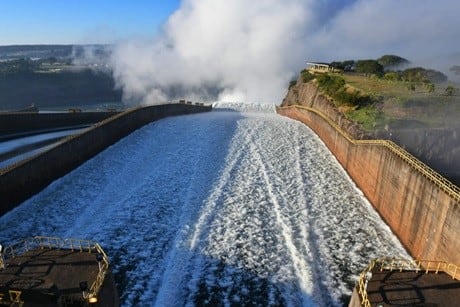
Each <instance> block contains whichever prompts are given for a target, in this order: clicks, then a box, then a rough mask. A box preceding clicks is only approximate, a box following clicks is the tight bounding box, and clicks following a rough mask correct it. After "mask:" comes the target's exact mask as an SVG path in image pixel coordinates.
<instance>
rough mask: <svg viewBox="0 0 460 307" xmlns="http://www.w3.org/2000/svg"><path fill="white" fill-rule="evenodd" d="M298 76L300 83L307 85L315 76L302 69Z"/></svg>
mask: <svg viewBox="0 0 460 307" xmlns="http://www.w3.org/2000/svg"><path fill="white" fill-rule="evenodd" d="M300 75H301V76H302V81H303V83H307V82H309V81H311V80H313V79H315V75H314V74H312V73H310V72H309V71H308V70H306V69H304V70H302V71H301V72H300Z"/></svg>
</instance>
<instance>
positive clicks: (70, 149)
mask: <svg viewBox="0 0 460 307" xmlns="http://www.w3.org/2000/svg"><path fill="white" fill-rule="evenodd" d="M210 110H211V107H210V106H196V105H180V104H170V105H159V106H149V107H143V108H138V109H133V110H129V111H126V112H123V113H120V114H118V115H115V116H113V117H111V118H109V119H106V120H104V121H102V122H100V123H98V124H96V125H95V126H94V127H93V128H91V129H90V130H88V131H86V132H84V133H82V134H79V135H75V136H71V137H69V138H66V139H65V140H64V141H62V142H60V143H59V144H58V145H57V146H55V147H53V148H51V149H50V150H48V151H46V152H43V153H41V154H39V155H37V156H35V157H32V158H30V159H28V160H25V161H21V162H19V163H17V164H14V165H12V166H10V167H8V168H6V169H1V170H0V216H1V215H3V214H4V213H5V212H7V211H9V210H11V209H13V208H14V207H15V206H17V205H18V204H20V203H21V202H23V201H24V200H26V199H27V198H29V197H30V196H32V195H34V194H35V193H37V192H39V191H40V190H42V189H43V188H44V187H46V186H47V185H48V184H50V183H51V182H52V181H54V180H56V179H57V178H59V177H62V176H63V175H65V174H66V173H68V172H69V171H71V170H72V169H74V168H76V167H77V166H79V165H80V164H82V163H83V162H85V161H86V160H88V159H90V158H91V157H93V156H94V155H96V154H97V153H99V152H101V151H102V150H104V149H105V148H106V147H108V146H109V145H111V144H113V143H115V142H117V141H118V140H120V139H121V138H123V137H125V136H127V135H128V134H130V133H131V132H133V131H134V130H136V129H138V128H140V127H142V126H143V125H145V124H147V123H149V122H151V121H154V120H158V119H161V118H164V117H168V116H175V115H185V114H192V113H198V112H206V111H210Z"/></svg>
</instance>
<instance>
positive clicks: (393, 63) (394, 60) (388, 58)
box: [377, 54, 410, 70]
mask: <svg viewBox="0 0 460 307" xmlns="http://www.w3.org/2000/svg"><path fill="white" fill-rule="evenodd" d="M377 62H378V63H379V64H380V65H382V66H383V68H384V69H385V70H390V69H394V68H397V67H398V66H404V65H408V64H410V62H409V61H408V60H406V59H405V58H402V57H400V56H397V55H393V54H386V55H384V56H381V57H380V58H379V59H377Z"/></svg>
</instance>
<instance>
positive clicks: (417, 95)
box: [301, 55, 460, 131]
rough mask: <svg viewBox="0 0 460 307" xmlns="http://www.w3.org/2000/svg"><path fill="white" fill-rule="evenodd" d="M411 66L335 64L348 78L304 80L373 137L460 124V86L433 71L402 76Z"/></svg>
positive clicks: (393, 59)
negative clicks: (377, 133) (373, 133)
mask: <svg viewBox="0 0 460 307" xmlns="http://www.w3.org/2000/svg"><path fill="white" fill-rule="evenodd" d="M409 63H410V62H409V61H408V60H406V59H404V58H402V57H399V56H396V55H385V56H382V57H381V58H379V59H377V60H358V61H353V60H347V61H343V62H333V63H331V65H332V66H334V67H335V68H339V69H342V71H343V72H342V73H327V74H324V73H318V74H312V73H310V72H308V71H306V70H304V71H302V72H301V80H302V81H303V83H306V82H315V83H316V84H317V86H318V88H319V90H320V91H322V92H323V93H324V94H325V95H327V96H328V97H329V98H330V100H331V101H332V102H333V103H334V104H335V106H336V107H337V108H338V109H339V110H340V111H342V112H343V113H344V114H345V115H346V117H347V118H349V119H351V120H353V121H355V122H358V123H360V124H361V126H362V127H363V128H364V129H365V130H367V131H375V130H379V129H383V128H385V129H388V128H391V127H415V126H416V127H443V126H445V125H448V124H449V123H454V124H455V123H457V124H458V117H459V115H460V96H459V89H458V87H459V86H458V85H456V84H453V83H451V82H448V80H447V76H446V75H444V74H443V73H442V72H439V71H436V70H433V69H427V68H423V67H413V68H405V69H404V70H397V69H400V68H404V66H406V67H407V65H408V64H409ZM453 67H454V66H453ZM459 67H460V66H459ZM459 71H460V69H459ZM312 80H313V81H312ZM414 125H415V126H414Z"/></svg>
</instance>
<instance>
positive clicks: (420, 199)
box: [278, 106, 460, 264]
mask: <svg viewBox="0 0 460 307" xmlns="http://www.w3.org/2000/svg"><path fill="white" fill-rule="evenodd" d="M278 113H279V114H282V115H285V116H288V117H291V118H293V119H296V120H299V121H301V122H303V123H305V124H307V125H308V126H309V127H310V128H311V129H312V130H313V131H315V133H316V134H317V135H318V136H319V137H320V138H321V139H322V140H323V141H324V143H325V144H326V145H327V147H328V148H329V149H330V150H331V152H332V153H333V154H334V155H335V156H336V158H337V160H338V161H339V162H340V163H341V164H342V166H343V167H344V168H345V170H346V171H347V172H348V173H349V175H350V176H351V177H352V179H353V180H354V181H355V183H356V184H357V185H358V187H359V188H360V189H361V190H362V191H363V193H364V194H365V195H366V197H367V198H368V199H369V201H370V202H371V203H372V204H373V206H374V207H375V208H376V210H377V211H378V212H379V214H380V215H381V216H382V218H383V219H384V220H385V222H386V223H387V224H388V225H389V226H390V227H391V229H392V230H393V231H394V232H395V233H396V235H397V236H398V237H399V239H400V240H401V242H402V243H403V244H404V245H405V247H406V248H407V250H408V251H409V252H410V253H411V254H412V256H413V257H414V258H417V259H433V260H441V261H446V262H449V263H455V264H460V253H459V252H458V251H459V250H460V189H459V188H458V187H457V186H455V185H453V184H452V183H450V182H449V181H447V180H446V179H444V178H443V177H442V176H440V175H439V174H437V173H436V172H434V171H433V170H431V169H430V168H429V167H428V166H426V165H425V164H423V163H422V162H420V161H419V160H417V159H415V158H414V157H413V156H411V155H410V154H409V153H407V152H406V151H405V150H403V149H402V148H400V147H399V146H398V145H396V144H394V143H393V142H391V141H384V140H355V139H353V138H351V137H350V136H349V135H348V134H346V133H345V132H343V131H342V130H341V129H340V128H339V126H337V125H336V124H335V123H334V122H333V121H331V120H330V119H329V118H328V117H327V116H326V115H324V114H323V113H321V112H320V111H318V110H316V109H313V108H310V107H304V106H290V107H283V108H279V109H278ZM344 205H346V204H344ZM382 256H384V255H382ZM388 256H391V255H388Z"/></svg>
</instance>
